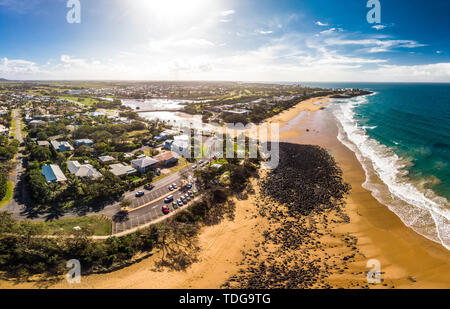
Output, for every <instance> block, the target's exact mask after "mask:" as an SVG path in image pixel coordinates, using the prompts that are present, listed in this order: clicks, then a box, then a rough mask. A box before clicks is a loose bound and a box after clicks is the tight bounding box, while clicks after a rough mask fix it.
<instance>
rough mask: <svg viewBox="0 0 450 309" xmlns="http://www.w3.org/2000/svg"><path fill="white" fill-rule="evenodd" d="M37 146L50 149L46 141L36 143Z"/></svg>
mask: <svg viewBox="0 0 450 309" xmlns="http://www.w3.org/2000/svg"><path fill="white" fill-rule="evenodd" d="M36 143H37V144H38V146H44V147H50V143H49V142H48V141H37V142H36Z"/></svg>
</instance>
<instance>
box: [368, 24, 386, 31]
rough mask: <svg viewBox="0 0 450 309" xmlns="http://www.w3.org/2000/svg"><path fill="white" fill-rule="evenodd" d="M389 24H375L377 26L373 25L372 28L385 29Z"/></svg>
mask: <svg viewBox="0 0 450 309" xmlns="http://www.w3.org/2000/svg"><path fill="white" fill-rule="evenodd" d="M386 27H387V26H385V25H375V26H372V28H373V29H376V30H383V29H385V28H386Z"/></svg>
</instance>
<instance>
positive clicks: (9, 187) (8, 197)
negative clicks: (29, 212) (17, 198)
mask: <svg viewBox="0 0 450 309" xmlns="http://www.w3.org/2000/svg"><path fill="white" fill-rule="evenodd" d="M6 185H7V188H6V194H5V197H4V198H3V200H1V201H0V208H2V207H5V206H6V205H8V203H9V201H11V199H12V196H13V189H14V183H13V182H12V181H8V182H7V184H6Z"/></svg>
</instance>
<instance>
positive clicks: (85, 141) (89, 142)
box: [75, 138, 94, 147]
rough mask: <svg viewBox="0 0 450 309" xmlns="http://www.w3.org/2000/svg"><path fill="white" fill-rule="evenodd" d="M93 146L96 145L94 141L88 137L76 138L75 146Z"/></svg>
mask: <svg viewBox="0 0 450 309" xmlns="http://www.w3.org/2000/svg"><path fill="white" fill-rule="evenodd" d="M83 145H84V146H89V147H90V146H92V145H94V142H93V141H92V140H90V139H88V138H82V139H76V140H75V146H77V147H78V146H83Z"/></svg>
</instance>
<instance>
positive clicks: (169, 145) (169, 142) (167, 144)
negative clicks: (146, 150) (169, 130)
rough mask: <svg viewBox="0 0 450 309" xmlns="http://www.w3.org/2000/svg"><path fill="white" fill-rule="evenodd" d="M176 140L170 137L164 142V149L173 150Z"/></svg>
mask: <svg viewBox="0 0 450 309" xmlns="http://www.w3.org/2000/svg"><path fill="white" fill-rule="evenodd" d="M173 142H174V140H172V139H168V140H166V141H165V142H164V149H168V150H171V149H172V144H173Z"/></svg>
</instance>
